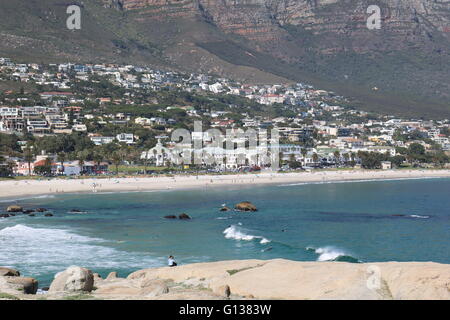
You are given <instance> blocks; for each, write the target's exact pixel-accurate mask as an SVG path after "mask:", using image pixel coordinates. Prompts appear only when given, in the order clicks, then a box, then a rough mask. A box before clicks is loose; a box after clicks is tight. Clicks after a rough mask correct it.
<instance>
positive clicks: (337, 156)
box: [333, 150, 341, 163]
mask: <svg viewBox="0 0 450 320" xmlns="http://www.w3.org/2000/svg"><path fill="white" fill-rule="evenodd" d="M333 155H334V160H335V162H336V163H339V162H340V158H341V153H340V152H339V150H336V151H335V152H333Z"/></svg>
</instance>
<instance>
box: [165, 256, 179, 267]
mask: <svg viewBox="0 0 450 320" xmlns="http://www.w3.org/2000/svg"><path fill="white" fill-rule="evenodd" d="M167 262H168V264H169V267H176V266H177V263H176V262H175V259H174V257H173V256H169V259H168V260H167Z"/></svg>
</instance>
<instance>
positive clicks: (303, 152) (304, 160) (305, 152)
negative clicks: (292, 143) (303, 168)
mask: <svg viewBox="0 0 450 320" xmlns="http://www.w3.org/2000/svg"><path fill="white" fill-rule="evenodd" d="M301 153H302V157H303V159H302V160H303V165H306V155H307V154H308V150H307V149H306V148H305V147H303V148H302V150H301Z"/></svg>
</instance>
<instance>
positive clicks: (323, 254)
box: [306, 246, 360, 262]
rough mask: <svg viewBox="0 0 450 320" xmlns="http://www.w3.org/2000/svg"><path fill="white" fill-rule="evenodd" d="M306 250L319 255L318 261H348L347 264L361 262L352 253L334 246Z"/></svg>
mask: <svg viewBox="0 0 450 320" xmlns="http://www.w3.org/2000/svg"><path fill="white" fill-rule="evenodd" d="M306 250H308V251H314V252H315V253H316V254H318V255H319V257H318V258H317V261H347V262H360V261H359V260H358V259H356V258H354V257H353V256H352V255H351V254H350V253H348V252H347V251H346V250H344V249H340V248H336V247H333V246H326V247H319V248H313V247H307V248H306Z"/></svg>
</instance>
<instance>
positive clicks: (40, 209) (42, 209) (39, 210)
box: [36, 208, 48, 212]
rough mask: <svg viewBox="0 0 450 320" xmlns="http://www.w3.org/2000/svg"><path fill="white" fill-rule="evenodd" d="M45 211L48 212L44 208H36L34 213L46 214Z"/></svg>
mask: <svg viewBox="0 0 450 320" xmlns="http://www.w3.org/2000/svg"><path fill="white" fill-rule="evenodd" d="M46 211H48V210H47V209H45V208H37V209H36V212H46Z"/></svg>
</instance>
